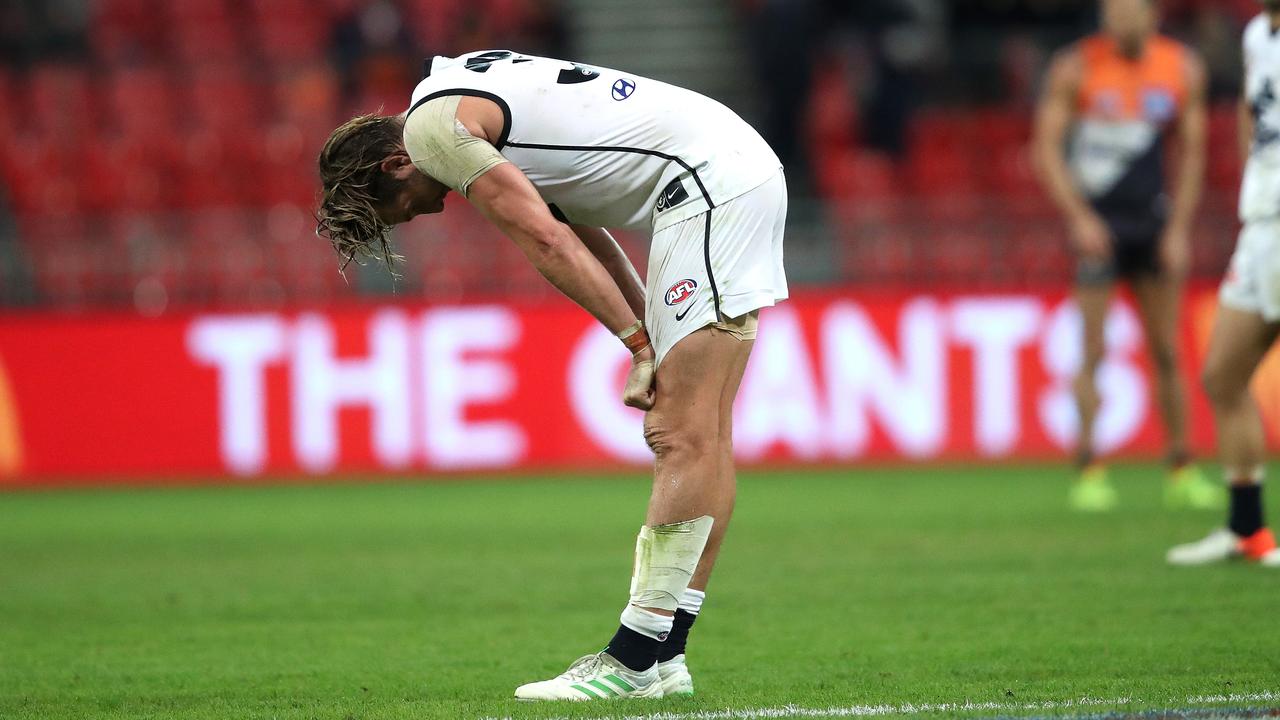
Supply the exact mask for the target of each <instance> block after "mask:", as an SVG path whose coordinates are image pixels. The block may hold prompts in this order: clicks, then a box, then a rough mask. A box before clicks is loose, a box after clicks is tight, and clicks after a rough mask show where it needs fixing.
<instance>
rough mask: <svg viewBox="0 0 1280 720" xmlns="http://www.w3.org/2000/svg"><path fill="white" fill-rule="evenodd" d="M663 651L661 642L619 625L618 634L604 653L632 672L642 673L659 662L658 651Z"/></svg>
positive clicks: (615, 634) (614, 635)
mask: <svg viewBox="0 0 1280 720" xmlns="http://www.w3.org/2000/svg"><path fill="white" fill-rule="evenodd" d="M661 649H662V641H661V640H654V639H653V638H651V637H649V636H648V635H643V634H641V633H638V632H636V631H635V630H632V629H631V628H629V627H627V626H626V625H619V626H618V632H616V633H614V634H613V639H612V640H610V641H609V645H608V647H606V648H605V649H604V651H605V652H607V653H609V655H610V656H612V657H613V659H615V660H617V661H618V662H620V663H622V664H623V665H626V666H627V667H629V668H631V669H632V670H635V671H637V672H642V671H644V670H648V669H649V668H651V667H653V664H654V663H656V662H658V651H659V650H661Z"/></svg>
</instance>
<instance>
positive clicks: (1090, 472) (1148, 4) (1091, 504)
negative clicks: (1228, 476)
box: [1035, 0, 1222, 511]
mask: <svg viewBox="0 0 1280 720" xmlns="http://www.w3.org/2000/svg"><path fill="white" fill-rule="evenodd" d="M1101 8H1102V19H1103V31H1102V32H1101V33H1099V34H1096V35H1093V36H1090V37H1087V38H1085V39H1083V40H1081V41H1079V42H1077V43H1076V44H1074V45H1072V46H1071V47H1069V48H1067V49H1065V50H1063V51H1061V52H1060V53H1059V54H1058V55H1057V56H1056V57H1055V58H1054V61H1053V64H1052V67H1051V68H1050V70H1049V74H1048V78H1047V81H1046V88H1045V92H1044V97H1043V99H1042V100H1041V103H1040V107H1039V110H1038V113H1037V118H1036V138H1035V154H1036V160H1037V165H1038V167H1039V169H1040V171H1041V175H1042V178H1043V181H1044V184H1045V187H1046V189H1047V191H1048V192H1049V195H1050V196H1051V197H1052V199H1053V200H1054V202H1055V203H1056V204H1057V205H1058V207H1059V208H1060V210H1061V211H1062V214H1063V216H1064V218H1065V219H1066V221H1067V226H1068V229H1069V230H1070V234H1071V239H1072V243H1073V246H1074V250H1075V252H1076V255H1077V258H1078V260H1077V262H1078V266H1077V267H1078V269H1077V273H1076V300H1077V302H1078V304H1079V306H1080V312H1081V315H1082V318H1083V325H1084V333H1083V353H1082V356H1083V362H1082V363H1081V368H1080V374H1079V376H1078V377H1077V378H1076V381H1075V385H1074V391H1075V398H1076V406H1077V409H1078V411H1079V419H1080V435H1079V441H1078V443H1079V444H1078V447H1077V451H1076V464H1077V468H1078V470H1079V477H1078V479H1077V481H1076V483H1075V484H1074V485H1073V486H1072V489H1071V494H1070V502H1071V505H1072V507H1074V508H1076V509H1079V510H1088V511H1100V510H1109V509H1111V508H1112V507H1114V506H1115V504H1116V500H1117V499H1116V493H1115V490H1114V489H1113V488H1112V486H1111V484H1110V483H1109V482H1108V480H1107V471H1106V467H1105V465H1104V464H1103V463H1102V462H1101V459H1100V458H1099V456H1098V453H1097V451H1096V450H1095V448H1094V428H1095V420H1096V418H1097V415H1098V410H1099V405H1100V398H1099V394H1098V391H1097V387H1096V377H1095V376H1096V374H1097V371H1098V368H1099V366H1100V365H1101V363H1102V361H1103V358H1104V355H1105V352H1106V348H1105V324H1106V317H1107V309H1108V307H1109V305H1110V304H1111V298H1112V296H1113V294H1114V289H1115V284H1116V282H1117V281H1118V280H1124V281H1127V282H1128V283H1129V286H1130V288H1131V289H1132V290H1133V294H1134V296H1135V298H1136V299H1137V301H1138V310H1139V312H1140V314H1141V317H1142V323H1143V329H1144V331H1145V333H1146V336H1147V345H1148V347H1149V349H1150V351H1151V357H1152V360H1153V364H1154V365H1155V371H1156V373H1155V374H1156V395H1157V399H1158V405H1159V410H1160V415H1161V418H1162V419H1163V420H1164V427H1165V432H1166V435H1167V436H1168V444H1169V451H1168V461H1169V477H1168V482H1167V483H1166V486H1165V500H1166V504H1167V505H1169V506H1170V507H1193V508H1214V507H1220V505H1221V502H1222V489H1221V488H1220V487H1218V486H1216V485H1214V484H1213V483H1211V482H1209V481H1208V480H1206V479H1205V478H1204V476H1203V475H1202V474H1201V473H1200V472H1199V470H1198V469H1197V468H1196V467H1195V466H1194V465H1193V464H1192V462H1191V460H1192V458H1191V453H1190V449H1189V446H1188V420H1187V400H1186V388H1185V383H1184V382H1183V379H1182V372H1181V368H1182V362H1181V358H1180V352H1179V347H1178V345H1179V343H1178V315H1179V313H1178V310H1179V306H1180V305H1181V303H1182V294H1183V286H1184V283H1185V278H1186V274H1187V270H1188V264H1189V262H1190V243H1191V231H1192V221H1193V219H1194V215H1195V209H1196V205H1197V204H1198V203H1199V200H1200V194H1201V188H1202V185H1203V176H1204V166H1205V143H1206V140H1205V136H1206V126H1207V119H1206V109H1205V105H1206V99H1205V96H1206V77H1205V70H1204V67H1203V64H1202V63H1201V61H1200V59H1199V58H1198V57H1197V56H1196V54H1195V53H1194V52H1193V51H1191V50H1190V49H1188V48H1187V47H1185V46H1183V45H1182V44H1180V43H1178V42H1175V41H1173V40H1171V39H1169V38H1166V37H1163V36H1161V35H1159V34H1157V33H1156V22H1157V16H1156V15H1157V13H1156V7H1155V2H1154V0H1103V1H1102V3H1101ZM1166 140H1169V141H1171V142H1172V143H1174V144H1176V146H1177V149H1178V158H1179V159H1178V164H1179V167H1178V168H1177V172H1176V173H1175V175H1174V178H1173V192H1172V197H1171V198H1170V197H1168V195H1167V194H1166V189H1165V188H1166V181H1167V178H1166V173H1165V167H1164V166H1165V161H1164V156H1165V152H1166V146H1167V145H1168V143H1167V142H1166Z"/></svg>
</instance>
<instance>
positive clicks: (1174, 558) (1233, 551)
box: [1165, 528, 1280, 567]
mask: <svg viewBox="0 0 1280 720" xmlns="http://www.w3.org/2000/svg"><path fill="white" fill-rule="evenodd" d="M1237 558H1243V559H1245V560H1252V561H1254V562H1257V563H1258V564H1259V565H1262V566H1263V567H1280V548H1277V547H1276V541H1275V537H1274V536H1273V535H1272V534H1271V531H1270V530H1269V529H1267V528H1263V529H1261V530H1259V531H1258V532H1256V533H1254V534H1253V535H1250V536H1249V537H1247V538H1242V537H1240V536H1239V535H1236V534H1235V533H1233V532H1231V531H1230V530H1229V529H1227V528H1219V529H1217V530H1214V531H1213V532H1211V533H1209V535H1208V537H1205V538H1204V539H1201V540H1197V541H1196V542H1192V543H1187V544H1185V545H1175V546H1174V547H1172V548H1170V549H1169V552H1168V554H1167V555H1165V560H1167V561H1168V562H1169V564H1170V565H1208V564H1210V563H1217V562H1225V561H1227V560H1235V559H1237Z"/></svg>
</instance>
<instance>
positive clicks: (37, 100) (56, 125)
mask: <svg viewBox="0 0 1280 720" xmlns="http://www.w3.org/2000/svg"><path fill="white" fill-rule="evenodd" d="M25 103H26V107H27V109H28V112H29V113H30V115H29V118H30V122H31V126H32V129H33V130H35V131H36V132H40V133H50V134H58V135H63V136H64V137H65V136H74V135H80V134H83V133H84V132H86V130H87V129H88V128H90V127H92V126H93V125H94V124H95V120H96V108H95V107H94V103H93V95H92V92H91V90H90V83H89V78H88V76H87V73H86V72H85V69H84V68H83V67H81V66H78V65H69V64H57V65H39V66H36V67H35V68H33V69H32V70H31V72H30V74H29V75H28V77H27V97H26V101H25Z"/></svg>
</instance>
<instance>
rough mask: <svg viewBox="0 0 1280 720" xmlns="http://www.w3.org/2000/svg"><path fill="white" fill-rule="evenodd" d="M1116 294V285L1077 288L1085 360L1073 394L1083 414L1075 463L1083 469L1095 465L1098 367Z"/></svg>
mask: <svg viewBox="0 0 1280 720" xmlns="http://www.w3.org/2000/svg"><path fill="white" fill-rule="evenodd" d="M1114 294H1115V284H1114V283H1113V282H1098V283H1087V284H1081V285H1078V286H1077V287H1076V304H1077V305H1079V307H1080V319H1081V323H1082V329H1083V333H1082V335H1083V337H1082V338H1081V339H1082V342H1083V343H1084V344H1083V347H1082V351H1083V352H1082V357H1081V362H1080V373H1079V375H1077V376H1076V379H1075V382H1074V383H1073V386H1072V390H1073V391H1074V395H1075V399H1076V409H1077V410H1078V411H1079V413H1080V437H1079V440H1078V443H1079V444H1078V446H1077V449H1076V459H1077V461H1078V462H1079V463H1080V465H1082V466H1084V465H1088V464H1089V463H1090V462H1092V461H1093V459H1094V458H1093V425H1094V419H1095V418H1096V417H1097V415H1098V405H1099V403H1100V401H1099V398H1098V389H1097V386H1096V378H1097V374H1098V366H1099V365H1101V364H1102V360H1103V358H1104V357H1106V349H1107V346H1106V333H1105V330H1106V324H1107V310H1108V309H1109V308H1110V307H1111V297H1112V295H1114Z"/></svg>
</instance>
